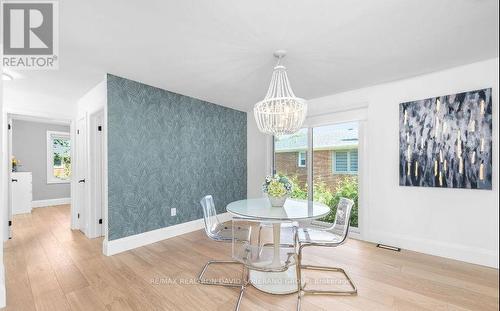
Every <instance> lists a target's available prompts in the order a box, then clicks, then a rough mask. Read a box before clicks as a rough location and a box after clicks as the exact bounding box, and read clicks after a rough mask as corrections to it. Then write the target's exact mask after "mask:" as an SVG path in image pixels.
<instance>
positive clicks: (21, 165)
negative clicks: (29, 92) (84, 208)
mask: <svg viewBox="0 0 500 311" xmlns="http://www.w3.org/2000/svg"><path fill="white" fill-rule="evenodd" d="M7 122H8V132H7V135H8V139H7V155H8V159H7V176H6V177H7V187H8V189H7V197H8V198H7V201H8V204H7V207H6V210H5V212H4V215H6V217H5V218H6V219H7V221H8V223H7V226H5V232H4V237H5V240H7V239H11V238H15V236H16V233H19V232H20V231H17V230H16V229H17V228H19V230H21V229H22V228H24V227H26V226H28V225H33V224H34V223H36V222H38V221H40V220H41V219H43V218H46V217H47V215H58V216H57V219H50V220H49V221H58V222H60V223H62V224H63V225H64V227H67V229H70V228H72V224H71V210H72V204H71V197H72V191H71V180H72V171H73V168H72V162H73V161H72V160H73V146H72V145H73V143H72V142H73V141H72V135H71V128H72V122H71V120H56V119H50V118H45V117H35V116H27V115H20V114H7ZM49 209H50V210H49ZM35 211H36V213H35Z"/></svg>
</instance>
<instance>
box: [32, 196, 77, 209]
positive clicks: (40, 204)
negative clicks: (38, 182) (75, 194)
mask: <svg viewBox="0 0 500 311" xmlns="http://www.w3.org/2000/svg"><path fill="white" fill-rule="evenodd" d="M63 204H71V198H60V199H50V200H37V201H32V202H31V207H32V208H37V207H47V206H54V205H63Z"/></svg>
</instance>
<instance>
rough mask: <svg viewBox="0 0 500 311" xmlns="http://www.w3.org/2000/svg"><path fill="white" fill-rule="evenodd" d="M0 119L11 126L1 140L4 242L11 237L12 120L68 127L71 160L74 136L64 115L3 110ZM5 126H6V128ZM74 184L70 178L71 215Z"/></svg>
mask: <svg viewBox="0 0 500 311" xmlns="http://www.w3.org/2000/svg"><path fill="white" fill-rule="evenodd" d="M2 118H3V120H6V121H7V124H9V125H10V126H11V129H10V130H9V129H7V130H6V131H5V134H4V135H3V137H2V140H4V141H5V143H4V144H2V146H1V148H2V153H3V154H4V155H6V157H5V158H4V159H3V163H2V167H3V169H2V176H1V178H2V179H3V180H4V181H7V182H6V183H5V184H4V185H3V189H2V192H3V193H4V194H5V199H4V204H2V206H4V207H3V210H2V211H1V212H2V214H3V215H4V216H6V219H5V221H6V223H5V225H6V227H5V228H4V229H3V232H2V235H3V237H4V241H5V240H7V239H9V238H10V237H11V232H10V226H9V221H12V191H11V190H12V187H11V186H12V185H11V178H12V177H11V175H12V161H11V159H12V120H23V121H31V122H43V123H49V124H61V125H69V127H70V139H71V142H72V146H71V158H72V160H73V159H74V149H75V148H74V146H73V142H74V141H75V136H74V120H73V119H72V118H70V117H68V116H64V115H54V114H48V113H44V112H32V111H22V110H16V109H5V110H4V111H3V113H2ZM7 124H6V126H7ZM74 184H75V180H74V178H73V176H72V178H71V189H70V196H71V207H70V209H71V214H73V213H76V210H75V206H74V204H73V200H74V195H73V194H74V193H75V192H74ZM70 228H71V229H74V223H73V217H72V221H71V226H70Z"/></svg>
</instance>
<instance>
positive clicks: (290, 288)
mask: <svg viewBox="0 0 500 311" xmlns="http://www.w3.org/2000/svg"><path fill="white" fill-rule="evenodd" d="M250 283H251V284H252V285H253V286H254V287H255V288H257V289H258V290H260V291H263V292H266V293H270V294H275V295H286V294H292V293H296V292H297V273H296V272H295V266H291V267H289V268H288V269H287V270H286V271H284V272H261V271H256V270H250Z"/></svg>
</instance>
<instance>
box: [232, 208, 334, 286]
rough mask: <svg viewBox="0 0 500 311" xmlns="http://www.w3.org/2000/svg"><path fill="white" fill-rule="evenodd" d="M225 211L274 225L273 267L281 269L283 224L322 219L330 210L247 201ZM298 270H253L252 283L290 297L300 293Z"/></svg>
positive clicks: (251, 274) (251, 271)
mask: <svg viewBox="0 0 500 311" xmlns="http://www.w3.org/2000/svg"><path fill="white" fill-rule="evenodd" d="M226 210H227V211H228V212H229V213H231V214H232V215H234V216H239V217H249V218H253V219H258V220H261V221H262V222H265V223H272V224H273V244H274V254H273V260H272V262H271V263H270V265H271V266H276V267H279V266H281V263H280V231H281V223H283V222H296V221H307V220H314V219H318V218H322V217H324V216H326V215H328V213H329V212H330V208H329V207H328V206H327V205H325V204H322V203H319V202H314V201H307V200H296V199H287V200H286V202H285V205H284V206H283V207H273V206H271V204H270V202H269V199H267V198H259V199H246V200H240V201H235V202H231V203H229V204H228V205H227V207H226ZM296 277H297V276H296V272H295V266H291V267H290V268H288V270H286V271H284V272H262V271H256V270H250V283H252V285H253V286H254V287H255V288H257V289H259V290H261V291H264V292H267V293H271V294H291V293H294V292H296V291H297V283H296Z"/></svg>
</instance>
